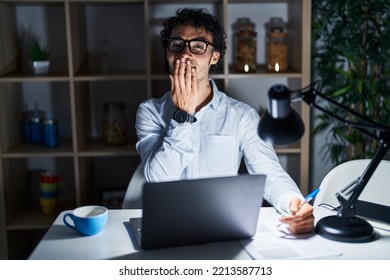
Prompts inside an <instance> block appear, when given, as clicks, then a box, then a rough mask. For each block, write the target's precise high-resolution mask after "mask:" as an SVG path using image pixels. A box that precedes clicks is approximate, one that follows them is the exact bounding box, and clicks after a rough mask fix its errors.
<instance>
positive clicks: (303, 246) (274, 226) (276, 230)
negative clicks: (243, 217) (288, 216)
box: [240, 216, 342, 260]
mask: <svg viewBox="0 0 390 280" xmlns="http://www.w3.org/2000/svg"><path fill="white" fill-rule="evenodd" d="M261 218H262V222H261V225H259V227H258V229H257V233H256V235H255V236H254V237H253V238H252V239H245V240H241V241H240V242H241V244H242V246H243V247H244V249H245V250H246V251H247V253H248V254H249V255H250V256H251V257H252V258H253V259H256V260H262V259H271V260H272V259H276V260H286V259H318V258H324V257H332V256H340V255H342V252H340V251H339V250H337V249H335V248H334V247H333V246H332V245H331V244H329V243H328V242H326V240H324V239H323V238H322V237H320V236H319V235H317V234H314V233H312V234H299V235H293V234H291V233H290V232H289V230H288V229H287V226H286V225H284V224H283V225H281V226H279V224H278V223H279V221H278V220H277V219H275V217H269V218H268V219H267V217H266V216H263V217H261Z"/></svg>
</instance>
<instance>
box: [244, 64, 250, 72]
mask: <svg viewBox="0 0 390 280" xmlns="http://www.w3.org/2000/svg"><path fill="white" fill-rule="evenodd" d="M244 72H249V65H248V64H245V65H244Z"/></svg>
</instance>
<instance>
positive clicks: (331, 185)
mask: <svg viewBox="0 0 390 280" xmlns="http://www.w3.org/2000/svg"><path fill="white" fill-rule="evenodd" d="M370 161H371V160H370V159H358V160H351V161H347V162H344V163H342V164H340V165H338V166H336V167H334V168H333V169H332V170H331V171H330V172H329V173H328V174H327V175H326V176H325V177H324V179H323V180H322V182H321V185H320V192H319V193H318V195H317V197H316V199H315V201H314V207H319V206H320V207H321V206H323V207H327V206H328V205H331V206H333V207H337V206H339V205H340V203H339V202H338V200H337V198H336V192H338V191H340V190H341V189H343V188H344V187H346V186H347V185H348V184H350V183H351V182H352V181H353V180H355V179H356V178H358V177H359V176H361V175H362V174H363V171H364V170H365V168H366V167H367V165H368V164H369V162H370ZM359 201H366V202H370V203H375V204H380V205H384V206H390V161H388V160H382V161H381V163H380V164H379V166H378V168H377V169H376V170H375V172H374V174H373V175H372V177H371V178H370V180H369V181H368V183H367V185H366V187H365V188H364V190H363V192H362V193H361V195H360V196H359ZM328 208H329V207H328Z"/></svg>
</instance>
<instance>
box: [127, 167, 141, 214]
mask: <svg viewBox="0 0 390 280" xmlns="http://www.w3.org/2000/svg"><path fill="white" fill-rule="evenodd" d="M145 182H146V179H145V176H144V168H143V165H142V164H140V165H138V167H137V169H136V170H135V171H134V173H133V176H132V177H131V180H130V182H129V185H128V186H127V190H126V194H125V197H124V199H123V203H122V209H142V188H143V185H144V183H145Z"/></svg>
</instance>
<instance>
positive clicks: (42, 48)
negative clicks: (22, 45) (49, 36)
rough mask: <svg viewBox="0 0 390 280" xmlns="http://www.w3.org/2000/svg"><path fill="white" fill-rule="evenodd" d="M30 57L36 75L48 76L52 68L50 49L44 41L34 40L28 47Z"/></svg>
mask: <svg viewBox="0 0 390 280" xmlns="http://www.w3.org/2000/svg"><path fill="white" fill-rule="evenodd" d="M27 51H28V56H29V58H30V60H31V65H32V68H33V71H34V73H35V74H38V75H39V74H47V73H48V72H49V67H50V61H49V58H50V54H51V49H50V47H49V46H48V45H47V44H46V43H45V42H43V41H40V40H38V39H34V40H33V41H32V42H31V43H29V44H28V45H27Z"/></svg>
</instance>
